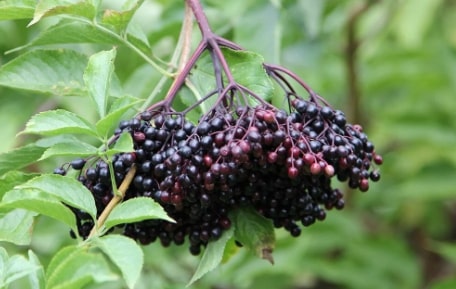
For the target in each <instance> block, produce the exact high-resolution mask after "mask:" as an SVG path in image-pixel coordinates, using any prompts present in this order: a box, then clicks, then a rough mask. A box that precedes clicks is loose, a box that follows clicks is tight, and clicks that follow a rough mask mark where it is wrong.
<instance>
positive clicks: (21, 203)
mask: <svg viewBox="0 0 456 289" xmlns="http://www.w3.org/2000/svg"><path fill="white" fill-rule="evenodd" d="M0 208H18V209H26V210H29V211H33V212H36V213H39V214H42V215H45V216H48V217H51V218H54V219H56V220H58V221H61V222H63V223H65V224H67V225H68V226H69V227H70V228H71V229H73V230H77V227H76V219H75V216H74V214H73V212H72V211H71V210H70V209H69V208H68V207H67V206H65V205H64V204H62V202H60V201H58V200H57V199H56V198H53V196H50V195H49V194H46V193H44V192H42V191H41V190H36V189H22V190H11V191H9V192H7V193H6V194H5V196H4V197H3V199H2V202H1V203H0Z"/></svg>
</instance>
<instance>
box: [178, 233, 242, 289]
mask: <svg viewBox="0 0 456 289" xmlns="http://www.w3.org/2000/svg"><path fill="white" fill-rule="evenodd" d="M233 234H234V228H233V227H231V228H230V229H229V230H227V231H224V232H223V235H222V237H220V239H218V240H217V241H215V242H210V243H209V244H208V245H207V247H206V249H205V250H204V253H203V257H202V258H201V261H200V262H199V264H198V268H196V271H195V274H193V276H192V279H190V281H189V282H188V284H187V287H188V286H190V285H192V284H193V283H195V282H196V281H197V280H198V279H200V278H201V277H203V276H204V275H205V274H206V273H208V272H210V271H212V270H214V269H215V268H216V267H217V266H218V265H219V264H220V262H221V261H222V258H223V255H224V252H225V247H226V244H227V243H228V241H229V240H230V239H231V238H232V237H233Z"/></svg>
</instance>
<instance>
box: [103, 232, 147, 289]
mask: <svg viewBox="0 0 456 289" xmlns="http://www.w3.org/2000/svg"><path fill="white" fill-rule="evenodd" d="M97 245H98V247H99V248H100V249H101V250H102V251H103V253H105V254H106V255H107V256H108V257H109V259H110V260H111V261H112V262H113V263H114V264H115V265H116V267H117V268H118V269H119V270H120V272H121V273H122V277H123V279H124V280H125V282H126V283H127V286H128V288H134V286H135V283H136V282H137V281H138V279H139V276H140V274H141V269H142V267H143V264H144V253H143V251H142V250H141V248H140V247H139V245H138V244H136V242H135V241H133V240H132V239H130V238H127V237H124V236H120V235H111V236H105V237H102V238H100V239H99V240H98V242H97Z"/></svg>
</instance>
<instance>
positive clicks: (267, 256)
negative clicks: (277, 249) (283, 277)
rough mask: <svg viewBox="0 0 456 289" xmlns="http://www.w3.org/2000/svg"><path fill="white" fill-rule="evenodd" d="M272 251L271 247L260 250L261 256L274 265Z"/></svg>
mask: <svg viewBox="0 0 456 289" xmlns="http://www.w3.org/2000/svg"><path fill="white" fill-rule="evenodd" d="M272 251H273V250H272V248H263V249H262V250H261V258H262V259H265V260H266V261H268V262H269V263H271V265H274V257H273V256H272Z"/></svg>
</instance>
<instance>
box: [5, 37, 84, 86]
mask: <svg viewBox="0 0 456 289" xmlns="http://www.w3.org/2000/svg"><path fill="white" fill-rule="evenodd" d="M67 33H68V32H67ZM86 64H87V57H86V56H85V55H83V54H80V53H78V52H75V51H72V50H64V49H61V50H33V51H30V52H26V53H24V54H21V55H19V56H18V57H16V58H15V59H13V60H11V61H10V62H8V63H6V64H5V65H3V66H1V67H0V86H6V87H12V88H17V89H23V90H31V91H37V92H41V93H50V94H54V95H84V94H85V92H84V85H83V80H82V74H83V72H84V68H85V66H86Z"/></svg>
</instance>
